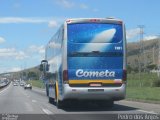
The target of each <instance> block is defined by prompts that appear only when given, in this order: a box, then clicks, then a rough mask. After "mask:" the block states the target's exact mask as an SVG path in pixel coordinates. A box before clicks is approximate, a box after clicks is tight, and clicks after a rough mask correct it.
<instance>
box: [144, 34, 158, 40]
mask: <svg viewBox="0 0 160 120" xmlns="http://www.w3.org/2000/svg"><path fill="white" fill-rule="evenodd" d="M157 38H158V36H156V35H150V36H145V37H144V40H153V39H157Z"/></svg>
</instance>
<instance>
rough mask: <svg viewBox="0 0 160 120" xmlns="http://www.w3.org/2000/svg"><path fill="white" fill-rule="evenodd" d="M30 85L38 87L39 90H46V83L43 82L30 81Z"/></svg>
mask: <svg viewBox="0 0 160 120" xmlns="http://www.w3.org/2000/svg"><path fill="white" fill-rule="evenodd" d="M28 82H29V83H32V86H34V87H38V88H44V83H43V81H42V80H30V81H28Z"/></svg>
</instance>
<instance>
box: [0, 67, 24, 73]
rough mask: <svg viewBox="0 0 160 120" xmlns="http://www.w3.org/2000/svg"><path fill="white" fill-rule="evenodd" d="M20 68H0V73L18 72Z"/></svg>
mask: <svg viewBox="0 0 160 120" xmlns="http://www.w3.org/2000/svg"><path fill="white" fill-rule="evenodd" d="M20 70H21V68H20V67H9V66H8V67H1V68H0V73H8V72H18V71H20Z"/></svg>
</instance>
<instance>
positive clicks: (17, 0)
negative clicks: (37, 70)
mask: <svg viewBox="0 0 160 120" xmlns="http://www.w3.org/2000/svg"><path fill="white" fill-rule="evenodd" d="M159 5H160V0H0V73H4V72H13V71H19V70H22V69H26V68H30V67H33V66H37V65H39V64H40V61H41V60H42V59H44V55H45V45H46V44H47V42H48V41H49V40H50V39H51V37H52V36H53V35H54V33H55V32H56V31H57V30H58V28H59V26H60V25H61V24H62V23H63V22H64V21H65V20H66V19H68V18H88V17H89V18H106V17H115V18H120V19H122V20H123V21H124V23H125V24H126V33H127V42H135V41H138V39H139V31H140V30H139V28H138V25H144V39H145V40H150V39H152V38H156V37H157V36H158V35H160V30H159V28H160V24H159V20H160V15H159V12H160V7H159Z"/></svg>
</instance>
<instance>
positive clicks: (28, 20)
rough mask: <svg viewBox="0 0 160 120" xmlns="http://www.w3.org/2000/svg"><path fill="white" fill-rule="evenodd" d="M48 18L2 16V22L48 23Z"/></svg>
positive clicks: (0, 20)
mask: <svg viewBox="0 0 160 120" xmlns="http://www.w3.org/2000/svg"><path fill="white" fill-rule="evenodd" d="M47 22H48V20H47V19H42V18H23V17H1V18H0V23H3V24H4V23H47Z"/></svg>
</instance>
